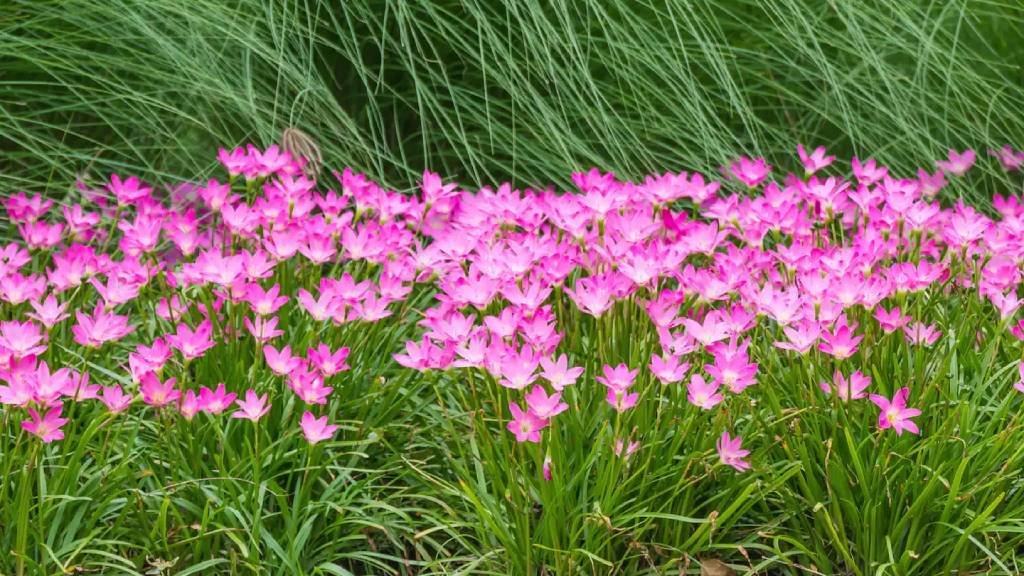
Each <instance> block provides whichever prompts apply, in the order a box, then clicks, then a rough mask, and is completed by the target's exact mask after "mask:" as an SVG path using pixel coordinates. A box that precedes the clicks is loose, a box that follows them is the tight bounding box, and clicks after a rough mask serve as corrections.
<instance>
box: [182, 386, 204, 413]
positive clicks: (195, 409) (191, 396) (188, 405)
mask: <svg viewBox="0 0 1024 576" xmlns="http://www.w3.org/2000/svg"><path fill="white" fill-rule="evenodd" d="M200 409H201V405H200V402H199V398H198V397H197V396H196V393H195V392H193V391H192V390H187V391H186V392H185V395H184V396H183V397H182V398H181V402H179V403H178V412H179V413H181V415H182V416H184V417H185V420H191V419H192V418H193V417H195V415H196V414H198V413H199V410H200Z"/></svg>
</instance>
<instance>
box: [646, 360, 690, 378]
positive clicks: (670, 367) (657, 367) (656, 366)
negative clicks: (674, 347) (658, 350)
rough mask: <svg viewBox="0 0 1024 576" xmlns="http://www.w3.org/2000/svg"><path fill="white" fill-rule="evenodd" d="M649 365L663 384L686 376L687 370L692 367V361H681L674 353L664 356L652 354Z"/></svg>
mask: <svg viewBox="0 0 1024 576" xmlns="http://www.w3.org/2000/svg"><path fill="white" fill-rule="evenodd" d="M648 367H649V368H650V369H651V373H652V374H654V376H655V377H656V378H657V379H658V380H659V381H660V382H661V383H662V384H673V383H675V382H679V381H681V380H682V379H683V378H685V377H686V372H687V370H689V369H690V363H689V362H682V363H680V362H679V356H676V355H674V354H665V355H663V356H658V355H656V354H651V363H650V364H649V365H648Z"/></svg>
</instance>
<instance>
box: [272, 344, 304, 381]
mask: <svg viewBox="0 0 1024 576" xmlns="http://www.w3.org/2000/svg"><path fill="white" fill-rule="evenodd" d="M263 357H264V358H265V359H266V360H267V366H269V367H270V371H271V372H273V373H274V374H277V375H279V376H287V375H288V374H291V373H292V372H294V371H295V369H296V368H299V367H300V366H302V365H304V364H305V361H304V360H303V359H302V357H301V356H293V355H292V347H291V346H285V347H284V348H282V349H281V350H280V351H278V350H277V348H274V347H273V346H271V345H270V344H267V345H266V346H264V347H263Z"/></svg>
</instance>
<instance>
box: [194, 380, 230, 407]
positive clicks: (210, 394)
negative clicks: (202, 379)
mask: <svg viewBox="0 0 1024 576" xmlns="http://www.w3.org/2000/svg"><path fill="white" fill-rule="evenodd" d="M235 398H237V395H236V394H231V393H229V392H228V391H227V389H226V388H225V387H224V383H223V382H221V383H219V384H217V388H216V389H215V390H210V389H209V388H207V387H205V386H203V387H202V388H200V389H199V407H200V410H202V411H203V412H206V413H207V414H211V415H217V414H220V413H221V412H223V411H225V410H227V409H228V408H230V407H231V403H232V402H234V401H235Z"/></svg>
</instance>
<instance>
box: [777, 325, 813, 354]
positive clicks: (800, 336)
mask: <svg viewBox="0 0 1024 576" xmlns="http://www.w3.org/2000/svg"><path fill="white" fill-rule="evenodd" d="M782 331H783V333H785V334H786V338H788V339H789V341H788V342H775V343H774V346H775V347H776V348H780V349H782V350H792V351H794V352H796V353H798V354H801V355H803V354H807V353H808V352H809V351H810V350H811V348H813V347H814V345H815V344H817V342H818V338H820V337H821V324H820V323H818V322H816V321H813V320H808V321H804V322H801V323H800V324H798V325H796V326H792V325H790V326H783V327H782Z"/></svg>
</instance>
